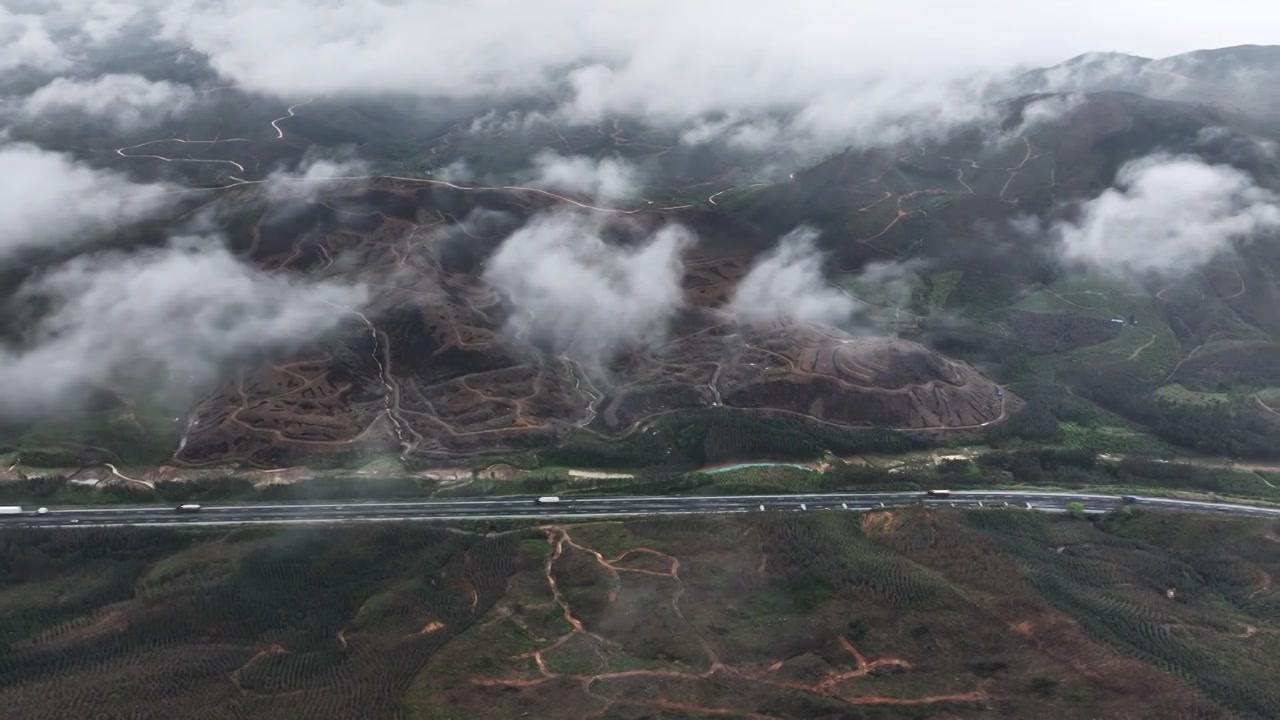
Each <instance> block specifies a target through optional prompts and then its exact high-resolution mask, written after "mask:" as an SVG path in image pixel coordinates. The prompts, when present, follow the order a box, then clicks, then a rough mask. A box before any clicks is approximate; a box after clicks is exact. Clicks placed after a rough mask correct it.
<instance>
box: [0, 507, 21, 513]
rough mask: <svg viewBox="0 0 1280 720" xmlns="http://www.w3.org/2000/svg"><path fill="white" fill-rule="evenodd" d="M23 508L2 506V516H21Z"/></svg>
mask: <svg viewBox="0 0 1280 720" xmlns="http://www.w3.org/2000/svg"><path fill="white" fill-rule="evenodd" d="M21 514H22V508H21V507H20V506H18V505H0V515H21Z"/></svg>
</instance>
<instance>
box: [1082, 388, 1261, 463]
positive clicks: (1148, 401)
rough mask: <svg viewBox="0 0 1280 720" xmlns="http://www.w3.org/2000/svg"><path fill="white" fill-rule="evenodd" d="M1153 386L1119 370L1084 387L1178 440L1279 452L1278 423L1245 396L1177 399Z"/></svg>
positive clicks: (1246, 451) (1233, 451)
mask: <svg viewBox="0 0 1280 720" xmlns="http://www.w3.org/2000/svg"><path fill="white" fill-rule="evenodd" d="M1153 390H1154V388H1152V387H1150V386H1147V385H1144V384H1142V383H1138V382H1134V381H1133V380H1132V379H1131V378H1128V377H1124V376H1119V375H1117V374H1112V375H1103V376H1099V377H1095V378H1093V379H1092V381H1091V382H1089V383H1088V384H1087V385H1086V386H1085V388H1084V392H1085V393H1086V394H1087V395H1088V397H1089V399H1091V400H1093V401H1094V402H1096V403H1097V404H1099V405H1101V406H1102V407H1105V408H1107V409H1108V410H1111V411H1113V412H1115V413H1117V414H1119V415H1122V416H1124V417H1127V418H1129V419H1131V420H1133V421H1135V422H1139V423H1141V424H1143V425H1146V426H1148V427H1150V428H1151V429H1152V431H1153V432H1155V434H1156V435H1158V436H1159V437H1161V438H1162V439H1164V440H1166V441H1168V442H1170V443H1173V444H1174V445H1178V446H1180V447H1185V448H1190V449H1192V450H1195V451H1197V452H1202V453H1207V454H1214V455H1231V456H1236V457H1256V458H1280V425H1277V424H1276V423H1272V422H1270V421H1268V420H1267V419H1266V418H1263V417H1261V416H1260V415H1259V414H1258V413H1257V412H1256V411H1255V409H1254V408H1251V407H1250V406H1249V404H1248V403H1247V402H1246V401H1244V400H1234V401H1231V402H1221V403H1205V404H1197V403H1179V402H1173V401H1169V400H1162V399H1160V398H1158V397H1156V396H1154V395H1153Z"/></svg>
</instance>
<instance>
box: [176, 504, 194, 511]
mask: <svg viewBox="0 0 1280 720" xmlns="http://www.w3.org/2000/svg"><path fill="white" fill-rule="evenodd" d="M174 510H177V511H178V512H200V506H199V505H193V504H189V503H188V504H184V505H179V506H178V507H176V508H174Z"/></svg>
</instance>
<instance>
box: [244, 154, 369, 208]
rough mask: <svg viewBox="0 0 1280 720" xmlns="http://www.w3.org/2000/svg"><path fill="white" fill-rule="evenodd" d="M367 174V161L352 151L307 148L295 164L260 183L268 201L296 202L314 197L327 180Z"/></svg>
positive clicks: (274, 173) (360, 176)
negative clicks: (296, 164)
mask: <svg viewBox="0 0 1280 720" xmlns="http://www.w3.org/2000/svg"><path fill="white" fill-rule="evenodd" d="M368 174H369V165H368V163H366V162H365V161H363V160H361V159H360V158H358V157H356V156H355V154H354V152H351V151H338V152H336V153H335V152H329V153H320V152H316V151H308V152H307V155H306V156H305V157H304V158H303V159H302V161H301V162H299V163H298V166H297V167H295V168H290V169H287V170H278V171H276V172H273V173H272V174H271V175H270V176H268V177H267V179H266V181H265V182H264V183H263V186H264V188H265V189H266V193H267V197H269V198H271V199H272V200H275V201H277V202H279V201H295V202H296V201H302V200H306V199H308V198H311V197H314V196H315V194H316V193H318V192H319V191H320V190H322V189H323V188H324V186H325V184H326V182H327V181H332V180H342V179H346V178H364V177H366V176H368Z"/></svg>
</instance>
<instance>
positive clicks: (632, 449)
mask: <svg viewBox="0 0 1280 720" xmlns="http://www.w3.org/2000/svg"><path fill="white" fill-rule="evenodd" d="M916 445H917V442H916V441H913V440H911V439H910V438H908V437H907V436H905V435H903V434H901V433H898V432H894V431H891V430H857V431H847V430H846V431H839V430H837V429H835V428H832V427H829V426H824V425H821V424H819V423H807V422H802V421H797V420H792V419H784V418H767V417H752V416H748V415H743V414H737V413H729V412H714V411H703V412H689V413H683V414H681V415H680V416H678V417H675V416H673V417H668V418H663V419H661V420H659V421H657V422H655V423H653V424H651V425H649V426H648V427H646V428H644V429H641V430H636V431H634V432H632V433H630V434H629V435H627V436H625V437H623V438H622V439H620V440H617V441H613V442H608V441H601V440H599V439H586V438H584V439H582V440H571V441H570V442H568V443H567V444H565V445H563V446H561V447H556V448H548V449H545V450H540V451H539V452H538V458H539V462H540V465H541V466H543V467H546V466H565V467H590V468H617V469H627V470H630V469H635V468H652V467H665V468H684V469H692V468H697V467H702V466H703V465H708V464H718V463H725V462H730V461H733V460H743V461H747V460H813V459H816V458H819V457H821V456H822V455H823V454H824V453H825V452H827V451H830V452H833V453H836V454H840V455H853V454H859V453H866V452H901V451H903V450H908V449H911V448H912V447H914V446H916Z"/></svg>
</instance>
